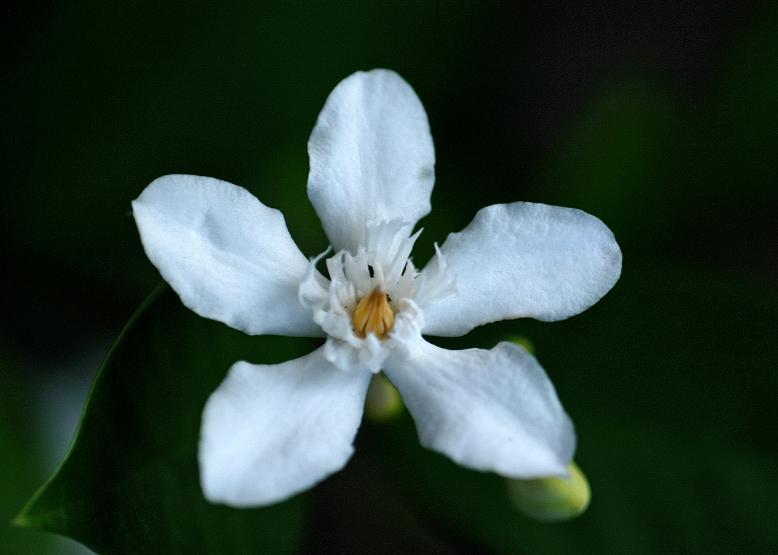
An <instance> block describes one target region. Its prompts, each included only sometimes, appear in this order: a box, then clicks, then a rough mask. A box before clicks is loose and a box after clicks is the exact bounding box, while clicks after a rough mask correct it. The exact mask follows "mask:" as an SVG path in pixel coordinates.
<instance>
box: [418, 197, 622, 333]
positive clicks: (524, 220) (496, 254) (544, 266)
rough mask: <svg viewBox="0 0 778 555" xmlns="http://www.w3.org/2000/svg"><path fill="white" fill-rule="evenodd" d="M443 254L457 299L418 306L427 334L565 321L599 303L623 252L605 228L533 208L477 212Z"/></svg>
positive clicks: (572, 212)
mask: <svg viewBox="0 0 778 555" xmlns="http://www.w3.org/2000/svg"><path fill="white" fill-rule="evenodd" d="M440 250H441V252H442V254H443V256H444V257H445V261H446V264H447V265H448V267H447V270H446V273H447V275H448V276H449V277H451V278H452V279H453V280H454V285H455V287H456V294H453V295H450V296H448V297H445V298H443V299H437V300H436V301H435V302H430V303H429V304H425V303H424V302H423V301H422V300H420V301H419V304H420V305H421V308H422V310H423V311H424V318H425V322H426V325H425V327H424V333H425V334H431V335H445V336H454V335H462V334H465V333H467V332H468V331H470V330H471V329H473V328H474V327H476V326H480V325H482V324H487V323H489V322H495V321H497V320H509V319H513V318H522V317H530V318H536V319H538V320H544V321H552V320H563V319H565V318H569V317H570V316H573V315H575V314H578V313H579V312H582V311H584V310H586V309H587V308H589V307H590V306H592V305H593V304H594V303H596V302H597V301H598V300H600V298H602V296H603V295H605V293H607V292H608V291H609V290H610V288H611V287H613V285H614V284H615V283H616V281H617V280H618V279H619V275H620V274H621V250H619V245H618V244H617V243H616V239H615V238H614V237H613V233H611V231H610V229H608V228H607V226H606V225H605V224H604V223H602V222H601V221H600V220H599V219H597V218H595V217H594V216H592V215H590V214H587V213H586V212H582V211H581V210H576V209H574V208H561V207H559V206H548V205H546V204H535V203H531V202H514V203H511V204H495V205H493V206H487V207H486V208H483V209H481V210H479V211H478V213H477V214H476V216H475V218H474V219H473V221H472V222H471V223H470V225H468V226H467V227H466V228H465V229H464V230H462V231H461V232H460V233H452V234H450V235H449V236H448V238H447V239H446V242H445V243H444V244H443V246H442V247H441V248H440ZM425 271H426V270H425Z"/></svg>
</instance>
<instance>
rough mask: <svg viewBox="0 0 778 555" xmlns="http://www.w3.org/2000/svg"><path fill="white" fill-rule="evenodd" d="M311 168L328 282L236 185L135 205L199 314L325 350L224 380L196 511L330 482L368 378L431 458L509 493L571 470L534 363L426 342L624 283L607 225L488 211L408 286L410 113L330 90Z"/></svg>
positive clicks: (203, 450)
mask: <svg viewBox="0 0 778 555" xmlns="http://www.w3.org/2000/svg"><path fill="white" fill-rule="evenodd" d="M308 153H309V155H310V163H311V169H310V174H309V176H308V196H309V198H310V199H311V202H312V203H313V205H314V207H315V209H316V212H317V213H318V215H319V217H320V219H321V221H322V224H323V226H324V230H325V232H326V233H327V236H328V238H329V240H330V243H331V245H332V249H334V251H333V252H334V254H331V253H325V254H324V255H322V257H326V256H328V258H327V259H326V267H327V273H328V275H329V277H325V276H324V275H322V274H321V273H320V272H319V271H318V270H317V268H316V262H317V261H318V260H319V259H318V258H317V259H314V260H312V261H308V260H307V259H306V258H305V256H303V254H302V253H301V252H300V250H299V249H298V248H297V246H296V245H295V243H294V241H293V240H292V239H291V237H290V236H289V233H288V231H287V229H286V225H285V223H284V218H283V216H282V215H281V213H280V212H279V211H277V210H274V209H272V208H268V207H267V206H265V205H264V204H262V203H261V202H259V201H258V200H257V199H256V198H255V197H253V196H252V195H251V194H250V193H248V192H247V191H246V190H245V189H242V188H241V187H237V186H235V185H231V184H229V183H226V182H224V181H219V180H216V179H212V178H208V177H197V176H187V175H168V176H165V177H160V178H159V179H157V180H155V181H154V182H153V183H151V184H150V185H149V186H148V187H147V188H146V189H145V190H144V191H143V193H142V194H141V195H140V197H138V199H137V200H135V201H134V202H133V213H134V216H135V220H136V222H137V225H138V229H139V230H140V235H141V239H142V241H143V246H144V248H145V250H146V254H147V255H148V257H149V259H150V260H151V261H152V262H153V263H154V265H155V266H156V267H157V268H158V269H159V271H160V272H161V274H162V276H163V277H164V278H165V280H167V282H168V283H169V284H170V285H171V286H172V287H173V289H174V290H175V291H176V292H177V293H178V295H179V296H180V297H181V300H182V302H183V303H184V304H185V305H186V306H187V307H189V308H190V309H192V310H193V311H195V312H196V313H197V314H199V315H201V316H204V317H206V318H212V319H214V320H218V321H220V322H224V323H225V324H227V325H229V326H231V327H233V328H236V329H239V330H242V331H244V332H246V333H248V334H272V335H293V336H310V337H326V341H325V343H324V345H323V346H322V347H321V348H319V349H317V350H316V351H314V352H312V353H310V354H308V355H306V356H303V357H301V358H298V359H295V360H290V361H288V362H285V363H283V364H275V365H257V364H249V363H248V362H237V363H236V364H234V365H233V366H232V368H230V370H229V373H228V375H227V378H226V379H225V380H224V382H223V383H222V384H221V385H220V386H219V388H218V389H217V390H216V391H215V392H214V393H213V394H212V395H211V397H210V399H209V400H208V403H207V404H206V407H205V410H204V413H203V421H202V433H201V440H200V451H199V460H200V471H201V482H202V487H203V490H204V493H205V495H206V497H207V498H208V499H209V500H211V501H213V502H221V503H225V504H227V505H232V506H236V507H243V506H258V505H265V504H269V503H274V502H277V501H280V500H283V499H285V498H287V497H290V496H291V495H293V494H295V493H298V492H300V491H302V490H304V489H306V488H308V487H310V486H311V485H313V484H315V483H317V482H319V481H320V480H322V479H323V478H325V477H326V476H328V475H330V474H331V473H333V472H336V471H337V470H339V469H341V468H342V467H343V466H344V465H345V464H346V462H347V460H348V459H349V457H350V456H351V454H352V452H353V446H352V442H353V440H354V436H355V435H356V432H357V429H358V427H359V423H360V420H361V416H362V408H363V403H364V399H365V394H366V390H367V386H368V383H369V381H370V378H371V375H372V373H373V372H377V371H379V370H383V372H384V373H385V374H386V375H387V376H388V377H389V379H390V380H391V381H392V382H393V383H394V385H395V386H396V387H397V388H398V390H399V391H400V393H401V395H402V397H403V400H404V401H405V404H406V406H407V407H408V410H409V411H410V413H411V414H412V416H413V418H414V420H415V422H416V426H417V429H418V432H419V438H420V440H421V443H422V444H423V445H425V446H426V447H428V448H430V449H434V450H436V451H439V452H441V453H443V454H445V455H447V456H449V457H450V458H451V459H453V460H454V461H456V462H457V463H459V464H461V465H464V466H467V467H469V468H473V469H477V470H483V471H493V472H497V473H499V474H502V475H504V476H508V477H512V478H534V477H541V476H551V475H566V467H567V464H568V463H569V462H570V460H571V458H572V455H573V451H574V449H575V433H574V431H573V426H572V423H571V422H570V419H569V418H568V416H567V414H566V413H565V412H564V410H563V409H562V407H561V405H560V403H559V400H558V399H557V396H556V392H555V391H554V387H553V386H552V384H551V382H550V381H549V379H548V377H547V376H546V374H545V372H544V371H543V369H542V368H541V367H540V365H539V364H538V362H537V361H536V360H535V358H534V357H532V356H531V355H530V354H529V353H527V352H526V351H525V350H524V349H522V348H521V347H518V346H516V345H514V344H512V343H500V344H499V345H497V346H496V347H495V348H493V349H491V350H483V349H467V350H464V351H450V350H446V349H441V348H440V347H436V346H435V345H433V344H432V343H429V342H427V341H425V340H424V339H423V338H422V334H430V335H438V336H458V335H463V334H465V333H467V332H468V331H470V330H471V329H473V328H474V327H476V326H480V325H482V324H486V323H488V322H494V321H497V320H504V319H512V318H520V317H530V318H536V319H539V320H544V321H551V320H561V319H564V318H568V317H570V316H572V315H574V314H577V313H579V312H581V311H583V310H585V309H586V308H588V307H589V306H591V305H592V304H594V303H595V302H597V301H598V300H599V299H600V298H601V297H602V296H603V295H604V294H605V293H606V292H607V291H608V290H609V289H610V288H611V287H612V286H613V284H614V283H615V282H616V280H617V279H618V277H619V274H620V272H621V252H620V250H619V247H618V245H617V244H616V241H615V239H614V237H613V234H612V233H611V232H610V230H609V229H608V228H607V227H606V226H605V225H604V224H603V223H602V222H601V221H600V220H598V219H597V218H595V217H593V216H590V215H589V214H586V213H585V212H581V211H580V210H575V209H571V208H559V207H554V206H547V205H543V204H533V203H526V202H515V203H511V204H499V205H494V206H488V207H486V208H483V209H481V210H480V211H479V212H478V213H477V214H476V216H475V218H474V219H473V221H472V223H470V225H468V226H467V227H466V228H465V229H464V230H463V231H461V232H460V233H453V234H451V235H449V237H448V238H447V239H446V241H445V243H444V244H443V246H442V247H440V248H438V249H437V254H436V255H435V257H434V258H433V259H432V261H431V262H430V263H429V264H427V266H426V267H425V268H424V269H423V270H421V271H418V270H417V269H416V267H415V266H414V265H413V263H412V262H411V260H410V258H409V256H410V253H411V249H412V247H413V244H414V242H415V241H416V239H417V238H418V236H419V234H418V233H416V234H414V235H411V232H412V229H413V227H414V225H415V224H416V222H417V221H418V220H419V219H420V218H422V217H423V216H425V215H426V214H427V213H428V212H429V210H430V194H431V192H432V185H433V181H434V164H435V154H434V149H433V145H432V137H431V135H430V131H429V124H428V122H427V116H426V113H425V111H424V108H423V107H422V105H421V102H420V101H419V99H418V98H417V97H416V94H415V93H414V92H413V90H412V89H411V87H410V86H409V85H408V84H407V83H406V82H405V81H403V79H402V78H401V77H399V76H398V75H397V74H396V73H393V72H391V71H386V70H374V71H370V72H366V73H362V72H360V73H355V74H353V75H351V76H350V77H348V78H346V79H345V80H344V81H342V82H341V83H340V84H339V85H338V86H337V87H336V88H335V90H334V91H333V92H332V94H330V96H329V98H328V99H327V102H326V104H325V106H324V109H323V110H322V112H321V114H320V115H319V119H318V121H317V123H316V127H315V128H314V130H313V133H312V134H311V138H310V141H309V142H308ZM319 258H321V257H319Z"/></svg>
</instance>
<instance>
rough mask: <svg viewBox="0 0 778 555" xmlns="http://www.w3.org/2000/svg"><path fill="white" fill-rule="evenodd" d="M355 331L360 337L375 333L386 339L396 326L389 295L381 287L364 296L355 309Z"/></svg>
mask: <svg viewBox="0 0 778 555" xmlns="http://www.w3.org/2000/svg"><path fill="white" fill-rule="evenodd" d="M353 319H354V331H355V332H356V334H357V335H358V336H359V337H366V336H367V334H369V333H374V334H375V335H376V336H378V337H379V338H380V339H386V337H387V335H388V334H389V332H390V331H392V326H394V312H392V307H390V306H389V295H387V294H386V293H384V292H383V291H381V290H380V289H375V290H373V292H372V293H370V295H368V296H367V297H362V298H361V299H360V300H359V303H358V304H357V308H356V309H355V310H354V316H353Z"/></svg>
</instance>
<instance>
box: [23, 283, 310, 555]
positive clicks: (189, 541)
mask: <svg viewBox="0 0 778 555" xmlns="http://www.w3.org/2000/svg"><path fill="white" fill-rule="evenodd" d="M306 343H307V341H306V340H299V339H298V340H294V339H287V338H277V337H265V338H259V337H249V336H246V335H244V334H242V333H240V332H236V331H234V330H231V329H229V328H227V327H226V326H224V325H222V324H219V323H216V322H212V321H209V320H205V319H203V318H200V317H198V316H196V315H195V314H193V313H191V312H190V311H188V310H187V309H186V308H184V307H183V306H182V305H181V303H180V302H179V300H178V299H177V298H176V297H175V295H173V294H172V292H170V290H169V289H168V288H166V287H160V288H158V289H157V290H156V291H155V292H154V293H153V294H152V295H151V296H150V297H149V298H148V299H147V300H146V301H145V302H144V303H143V305H142V306H141V307H140V308H139V309H138V311H137V312H136V313H135V315H134V316H133V317H132V318H131V319H130V321H129V323H128V324H127V326H126V327H125V329H124V330H123V331H122V333H121V335H120V336H119V338H118V339H117V340H116V342H115V344H114V345H113V347H112V348H111V350H110V352H109V353H108V356H107V357H106V359H105V361H104V362H103V364H102V366H101V368H100V370H99V373H98V375H97V378H96V380H95V382H94V385H93V387H92V391H91V392H90V395H89V399H88V402H87V404H86V409H85V411H84V414H83V416H82V419H81V422H80V424H79V429H78V431H77V433H76V437H75V440H74V442H73V445H72V446H71V449H70V452H69V453H68V455H67V457H66V458H65V460H64V462H63V463H62V465H61V466H60V468H59V469H58V470H57V472H56V473H55V474H54V476H53V477H52V478H51V479H49V481H48V482H47V483H46V484H45V485H44V486H43V487H42V488H41V489H40V490H39V491H38V492H37V493H36V494H35V496H34V497H33V498H32V499H31V500H30V501H29V502H28V504H27V506H26V507H25V508H24V509H23V510H22V512H21V514H20V515H19V516H18V517H17V518H16V520H15V522H14V523H15V524H17V525H19V526H26V527H33V528H39V529H42V530H48V531H52V532H56V533H59V534H63V535H65V536H69V537H71V538H73V539H75V540H77V541H79V542H81V543H83V544H84V545H86V546H88V547H90V548H92V549H94V550H96V551H98V552H106V553H129V552H132V553H178V552H190V553H191V552H197V553H247V552H266V551H274V552H276V551H291V550H294V549H296V548H297V547H298V545H299V542H300V537H301V530H302V522H303V516H304V515H303V510H304V506H305V502H304V500H303V498H302V497H297V498H294V499H292V500H290V501H288V502H285V503H282V504H279V505H275V506H272V507H268V508H262V509H252V510H235V509H230V508H227V507H223V506H216V505H211V504H209V503H208V502H207V501H206V500H205V499H204V498H203V495H202V493H201V490H200V485H199V479H198V467H197V440H198V435H199V427H200V414H201V411H202V407H203V405H204V403H205V400H206V399H207V397H208V395H209V394H210V393H211V392H212V391H213V390H214V389H215V388H216V386H217V385H218V383H219V382H220V381H221V379H222V378H223V377H224V375H225V373H226V371H227V369H228V368H229V366H230V365H231V364H232V363H233V362H235V361H236V360H239V359H246V360H253V361H262V362H279V361H281V360H286V359H288V358H292V357H294V356H298V355H300V354H302V353H303V352H305V351H306V350H309V349H310V348H311V347H312V345H306Z"/></svg>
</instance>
